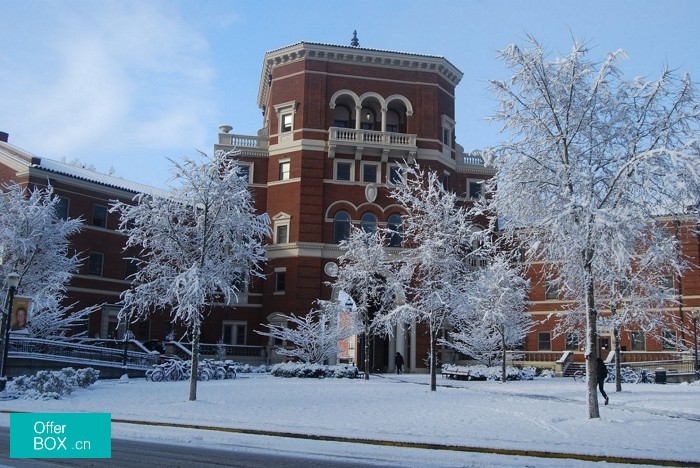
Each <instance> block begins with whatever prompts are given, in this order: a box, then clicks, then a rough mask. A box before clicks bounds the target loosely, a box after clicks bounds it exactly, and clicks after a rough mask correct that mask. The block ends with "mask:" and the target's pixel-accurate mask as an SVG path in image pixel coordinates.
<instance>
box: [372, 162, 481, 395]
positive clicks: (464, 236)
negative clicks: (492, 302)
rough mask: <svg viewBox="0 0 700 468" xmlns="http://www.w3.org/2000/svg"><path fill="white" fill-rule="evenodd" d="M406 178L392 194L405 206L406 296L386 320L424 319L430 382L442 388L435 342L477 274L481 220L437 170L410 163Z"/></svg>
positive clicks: (403, 275) (403, 258) (403, 267)
mask: <svg viewBox="0 0 700 468" xmlns="http://www.w3.org/2000/svg"><path fill="white" fill-rule="evenodd" d="M405 174H406V177H405V183H404V184H399V185H396V186H395V187H394V188H392V190H391V192H390V196H391V197H392V198H393V199H394V200H396V202H397V204H398V205H399V206H401V207H402V210H403V212H404V213H405V215H404V216H403V222H402V229H403V236H404V245H405V246H406V247H407V248H406V249H404V250H403V251H402V252H401V255H400V262H399V264H400V268H399V271H400V273H399V274H398V275H397V277H398V278H399V279H400V280H401V281H403V282H404V286H403V287H404V290H405V291H406V292H405V298H406V301H405V303H404V304H401V305H399V306H398V307H395V308H394V309H393V310H392V311H391V313H389V314H387V315H386V317H384V318H383V320H384V321H391V322H398V323H411V322H413V321H418V322H423V323H425V324H426V325H427V326H428V334H429V357H428V361H429V365H430V388H431V390H433V391H435V390H436V389H437V380H436V367H437V352H436V347H437V344H438V339H439V337H440V334H441V331H442V330H443V329H444V328H445V327H446V326H447V325H448V324H449V323H450V320H451V318H452V317H453V316H454V315H455V308H454V307H453V304H454V301H455V298H457V297H461V296H462V294H463V286H464V285H465V284H468V283H469V278H470V276H471V275H472V274H473V268H472V267H471V265H474V264H478V263H479V262H478V256H479V255H480V253H479V252H478V251H475V250H473V240H474V239H473V237H474V233H475V232H476V231H477V226H475V224H474V223H473V222H472V217H471V216H470V214H469V212H468V210H467V209H466V207H464V206H460V205H459V203H458V201H457V195H456V194H455V193H453V192H450V191H448V190H446V189H445V188H444V186H443V184H442V182H441V181H440V179H439V177H438V175H437V173H436V172H435V171H429V170H422V169H421V168H420V167H419V166H411V167H406V169H405Z"/></svg>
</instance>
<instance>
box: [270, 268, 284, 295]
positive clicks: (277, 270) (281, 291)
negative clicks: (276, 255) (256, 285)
mask: <svg viewBox="0 0 700 468" xmlns="http://www.w3.org/2000/svg"><path fill="white" fill-rule="evenodd" d="M280 273H284V276H285V278H284V289H277V275H279V274H280ZM273 280H274V282H275V286H274V293H273V294H275V295H277V296H282V295H284V293H285V292H286V290H287V267H277V268H275V274H274V275H273Z"/></svg>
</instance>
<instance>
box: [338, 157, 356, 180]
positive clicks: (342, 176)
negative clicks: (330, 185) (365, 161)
mask: <svg viewBox="0 0 700 468" xmlns="http://www.w3.org/2000/svg"><path fill="white" fill-rule="evenodd" d="M335 180H345V181H351V180H352V163H351V162H343V161H336V163H335Z"/></svg>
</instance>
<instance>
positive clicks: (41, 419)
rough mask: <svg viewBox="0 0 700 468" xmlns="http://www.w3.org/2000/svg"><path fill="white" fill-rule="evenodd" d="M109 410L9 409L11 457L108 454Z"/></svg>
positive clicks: (109, 452) (109, 447)
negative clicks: (20, 410)
mask: <svg viewBox="0 0 700 468" xmlns="http://www.w3.org/2000/svg"><path fill="white" fill-rule="evenodd" d="M111 457H112V415H111V414H109V413H11V414H10V458H111Z"/></svg>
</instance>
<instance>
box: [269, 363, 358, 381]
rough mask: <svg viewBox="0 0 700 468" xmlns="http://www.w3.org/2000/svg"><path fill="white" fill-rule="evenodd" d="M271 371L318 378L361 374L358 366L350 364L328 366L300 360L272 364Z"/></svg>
mask: <svg viewBox="0 0 700 468" xmlns="http://www.w3.org/2000/svg"><path fill="white" fill-rule="evenodd" d="M270 373H271V374H272V375H273V376H275V377H287V378H290V377H299V378H316V379H323V378H326V377H335V378H338V379H340V378H348V379H354V378H355V377H357V376H358V375H359V371H358V370H357V368H356V367H355V366H351V365H348V364H341V365H338V366H326V365H322V364H304V363H299V362H285V363H282V364H275V365H274V366H272V370H271V371H270Z"/></svg>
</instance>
